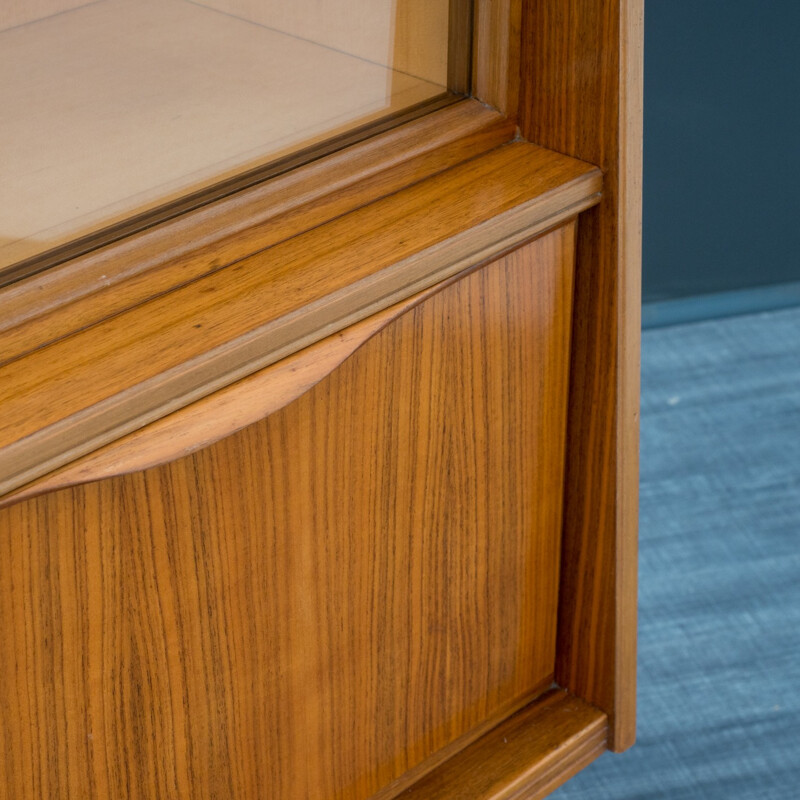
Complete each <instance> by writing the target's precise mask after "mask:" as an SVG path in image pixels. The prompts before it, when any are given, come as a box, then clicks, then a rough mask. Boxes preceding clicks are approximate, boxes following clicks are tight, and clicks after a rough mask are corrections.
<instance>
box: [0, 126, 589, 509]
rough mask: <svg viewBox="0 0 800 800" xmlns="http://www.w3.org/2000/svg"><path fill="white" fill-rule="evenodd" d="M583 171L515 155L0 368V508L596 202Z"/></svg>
mask: <svg viewBox="0 0 800 800" xmlns="http://www.w3.org/2000/svg"><path fill="white" fill-rule="evenodd" d="M600 189H601V175H600V173H599V171H598V170H597V169H596V168H595V167H592V166H591V165H589V164H585V163H583V162H580V161H577V160H575V159H571V158H568V157H565V156H561V155H559V154H557V153H553V152H551V151H548V150H544V149H543V148H540V147H536V146H534V145H530V144H527V143H523V142H517V143H512V144H509V145H505V146H503V147H500V148H497V149H496V150H494V151H492V152H491V153H488V154H486V155H484V156H481V157H480V158H476V159H473V160H472V161H469V162H466V163H464V164H461V165H458V166H455V167H453V168H451V169H450V170H447V171H446V172H444V173H441V174H440V175H437V176H434V177H433V178H429V179H428V180H426V181H423V182H421V183H419V184H416V185H414V186H411V187H409V188H408V189H405V190H403V191H400V192H397V193H396V194H393V195H391V196H389V197H386V198H384V199H382V200H379V201H377V202H375V203H373V204H371V205H369V206H367V207H364V208H362V209H359V210H357V211H354V212H352V213H351V214H348V215H346V216H344V217H341V218H339V219H336V220H333V221H332V222H330V223H327V224H326V225H323V226H320V227H318V228H315V229H314V230H311V231H309V232H307V233H306V234H303V235H300V236H296V237H294V238H292V239H289V240H287V241H286V242H283V243H281V244H279V245H276V246H275V247H272V248H269V249H268V250H266V251H264V252H263V253H259V254H256V255H255V256H252V257H251V258H249V259H245V260H244V261H242V262H240V263H238V264H236V265H234V266H233V267H230V268H228V269H227V270H221V271H219V272H217V273H214V274H212V275H210V276H207V277H205V278H203V279H201V280H198V281H194V282H193V283H191V284H189V285H188V286H184V287H182V288H180V289H178V290H176V291H174V292H172V293H169V294H167V295H165V296H163V297H160V298H156V299H154V300H152V301H150V302H148V303H145V304H143V305H141V306H137V307H135V308H133V309H130V310H129V311H127V312H126V313H124V314H120V315H117V316H115V317H113V318H111V319H109V320H106V321H104V322H102V323H100V324H98V325H94V326H92V327H91V328H88V329H87V330H84V331H80V332H78V333H76V334H75V335H73V336H70V337H68V338H66V339H63V340H60V341H58V342H56V343H54V344H53V345H51V346H49V347H46V348H41V349H39V350H36V351H34V352H33V353H30V354H29V355H27V356H26V357H24V358H20V359H18V360H16V361H14V362H12V363H7V364H6V365H5V366H3V367H0V387H2V388H0V405H2V407H3V409H4V415H3V418H2V420H0V494H5V493H7V492H10V491H12V490H13V489H15V488H18V487H19V486H22V485H24V484H26V483H28V482H29V481H32V480H34V479H35V478H37V477H40V476H41V475H44V474H46V473H48V472H50V471H52V470H54V469H57V468H58V467H61V466H63V465H65V464H67V463H69V462H71V461H74V460H75V459H77V458H79V457H80V456H82V455H85V454H86V453H89V452H92V451H94V450H96V449H98V448H99V447H102V446H103V445H105V444H108V443H109V442H111V441H114V440H116V439H119V438H121V437H122V436H124V435H126V434H128V433H131V432H132V431H134V430H138V429H139V428H142V427H144V426H145V425H147V424H149V423H151V422H153V421H155V420H157V419H160V418H162V417H164V416H166V415H167V414H169V413H171V412H173V411H175V410H177V409H179V408H183V407H185V406H187V405H189V404H190V403H192V402H194V401H196V400H198V399H200V398H202V397H205V396H207V395H209V394H211V393H213V392H214V391H217V390H218V389H221V388H223V387H224V386H228V385H230V384H232V383H234V382H235V381H237V380H240V379H241V378H243V377H246V376H247V375H250V374H252V373H254V372H256V371H258V370H260V369H263V368H264V367H266V366H268V365H270V364H273V363H275V362H276V361H278V360H280V359H281V358H285V357H286V356H288V355H291V354H292V353H295V352H297V351H298V350H301V349H302V348H304V347H307V346H308V345H310V344H313V343H314V342H317V341H319V340H320V339H323V338H325V337H326V336H329V335H331V334H332V333H335V332H336V331H339V330H342V329H343V328H346V327H347V326H349V325H352V324H354V323H356V322H358V321H360V320H362V319H365V318H367V317H368V316H370V315H371V314H375V313H377V312H378V311H381V310H383V309H385V308H388V307H389V306H391V305H393V304H394V303H397V302H400V301H402V300H404V299H406V298H409V297H411V296H412V295H414V294H416V293H417V292H420V291H423V290H425V289H427V288H429V287H431V286H434V285H435V284H437V283H440V282H442V281H444V280H447V279H448V278H450V277H451V276H453V275H456V274H458V273H460V272H462V271H464V270H466V269H469V268H471V267H473V266H475V265H477V264H480V263H483V262H486V261H489V260H493V259H495V258H497V257H498V256H499V255H501V254H502V253H504V252H506V251H508V250H510V249H513V248H515V247H517V246H519V245H520V244H522V243H523V242H525V241H527V240H529V239H531V238H533V237H535V236H537V235H538V234H540V233H542V232H544V231H546V230H548V229H550V228H553V227H555V226H557V225H559V224H561V223H563V222H565V221H566V220H568V219H571V218H572V217H574V216H576V215H577V214H578V213H579V212H581V211H583V210H584V209H586V208H589V207H591V206H592V205H594V204H596V203H597V202H598V200H599V197H600V195H599V192H600Z"/></svg>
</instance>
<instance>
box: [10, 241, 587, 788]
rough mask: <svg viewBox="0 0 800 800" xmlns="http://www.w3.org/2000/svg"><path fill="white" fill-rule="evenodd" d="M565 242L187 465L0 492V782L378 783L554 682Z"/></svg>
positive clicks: (492, 269)
mask: <svg viewBox="0 0 800 800" xmlns="http://www.w3.org/2000/svg"><path fill="white" fill-rule="evenodd" d="M573 247H574V225H566V226H563V227H561V228H559V229H558V230H556V231H554V232H553V233H550V234H548V235H547V236H545V237H543V238H540V239H538V240H537V241H535V242H533V243H531V244H529V245H526V246H525V247H523V248H521V249H518V250H516V251H514V252H513V253H511V254H509V255H508V256H506V257H504V258H501V259H500V260H499V261H496V262H495V263H493V264H491V265H489V266H486V267H483V268H481V269H478V270H477V271H474V272H472V273H471V274H469V275H467V276H465V277H463V278H461V279H460V280H458V281H455V282H454V283H452V284H451V285H449V286H447V287H446V288H443V289H442V290H441V291H440V292H438V293H436V294H434V295H432V296H430V297H428V298H427V299H424V300H422V302H420V303H419V304H418V305H416V306H414V307H413V308H411V309H410V310H407V311H406V312H405V313H403V314H401V315H400V316H399V317H397V318H396V319H395V320H394V321H392V322H390V323H389V324H388V325H387V326H386V327H385V328H383V329H382V330H381V331H379V332H378V333H376V334H375V335H374V336H373V337H372V338H371V339H369V340H368V341H367V342H366V343H365V344H364V345H363V346H362V347H361V348H360V349H359V350H358V351H357V352H356V353H355V354H354V355H352V356H351V357H350V358H349V359H347V360H346V361H344V362H343V363H342V364H341V365H340V366H339V367H338V368H337V369H335V370H334V371H333V372H332V373H331V374H330V375H329V376H328V377H326V378H324V379H323V380H322V381H321V382H320V383H319V384H318V385H316V386H315V387H314V388H312V389H310V390H309V391H308V392H306V393H305V394H303V395H301V396H300V397H299V398H297V399H296V400H294V401H293V402H291V403H290V404H289V405H287V406H286V407H285V408H283V409H282V410H278V411H276V412H275V413H273V414H271V415H270V416H269V417H267V418H266V419H264V420H261V421H259V422H256V423H254V424H251V425H249V426H248V427H246V428H244V429H243V430H241V431H240V432H239V433H235V434H233V435H232V436H227V437H226V438H224V439H222V440H221V441H219V442H218V443H217V444H213V445H211V446H209V447H207V448H205V449H202V450H200V451H198V452H196V453H194V454H193V455H191V456H188V457H184V458H179V459H178V460H176V461H172V462H170V463H167V464H165V465H163V466H158V467H154V468H151V469H148V470H145V471H144V472H134V473H132V474H127V475H123V476H120V477H116V478H108V479H104V480H99V481H94V482H92V483H89V484H87V485H83V486H76V487H73V488H68V489H63V490H60V491H51V492H49V493H47V494H44V495H42V496H40V497H36V498H32V499H27V500H21V501H19V502H17V503H15V504H13V505H10V506H8V507H7V508H5V509H3V510H0V548H2V554H1V555H0V564H1V565H2V566H1V567H0V627H2V630H3V631H4V636H3V638H2V641H0V671H1V672H2V674H3V675H4V680H3V681H2V683H0V707H1V708H2V709H3V713H2V715H1V716H0V725H2V727H0V736H2V741H3V743H4V751H5V753H6V756H5V758H4V759H2V760H0V787H3V788H2V789H0V796H7V797H48V798H74V797H82V798H109V797H115V798H120V800H122V799H123V798H148V799H149V798H152V797H158V796H160V797H176V798H177V797H181V798H213V797H219V798H221V797H236V798H239V799H240V800H246V798H254V800H255V798H261V797H265V796H267V797H280V798H282V799H283V798H286V800H290V799H291V798H295V797H296V798H308V797H314V798H328V797H330V798H333V797H337V798H342V799H343V800H344V799H346V798H364V797H367V796H369V795H370V794H372V793H374V792H377V791H378V790H380V789H381V788H382V787H385V786H386V785H387V784H392V785H393V786H394V787H395V788H398V790H399V789H400V788H402V787H403V786H404V785H405V784H408V783H411V782H413V781H415V780H418V779H419V778H420V776H421V775H422V774H424V773H426V772H428V771H430V770H431V769H434V768H436V767H437V766H438V765H439V764H440V763H441V761H442V759H443V758H445V757H447V756H448V755H451V754H452V751H453V749H454V748H455V749H460V748H463V746H465V745H466V744H468V743H469V741H470V740H472V739H474V738H476V737H478V736H480V735H481V734H483V733H485V732H486V730H487V729H488V728H490V727H492V726H493V725H496V724H497V723H498V722H500V721H501V720H502V719H503V718H504V717H506V716H508V714H509V713H511V712H513V711H514V710H515V709H516V708H519V707H521V706H524V705H525V704H526V703H529V702H530V701H531V699H532V698H534V697H535V696H536V695H538V694H539V693H540V692H541V691H542V690H543V689H544V688H546V687H547V686H548V684H549V683H550V682H551V681H552V675H553V670H554V667H555V643H556V608H557V604H558V565H559V549H560V519H561V496H562V487H563V454H564V443H565V424H566V406H565V403H564V400H565V397H566V390H567V377H568V338H569V318H570V310H571V294H572V263H573ZM593 713H594V716H591V715H590V717H591V719H590V720H589V721H590V722H591V724H592V725H595V724H596V723H597V721H598V720H600V718H601V717H600V715H598V713H597V712H593ZM581 719H583V718H581ZM398 782H399V783H398ZM3 792H5V795H3Z"/></svg>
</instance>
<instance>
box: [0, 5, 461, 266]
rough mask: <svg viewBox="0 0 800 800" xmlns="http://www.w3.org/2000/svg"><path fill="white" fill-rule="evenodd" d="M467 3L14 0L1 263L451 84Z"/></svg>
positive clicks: (1, 171)
mask: <svg viewBox="0 0 800 800" xmlns="http://www.w3.org/2000/svg"><path fill="white" fill-rule="evenodd" d="M450 13H452V12H451V10H450V0H291V1H290V0H196V1H195V2H190V1H189V0H97V1H96V2H81V1H80V0H27V2H19V1H18V0H10V2H9V3H5V2H3V3H0V277H2V273H3V270H4V268H7V267H8V266H9V265H12V264H14V263H16V262H19V261H22V260H24V259H29V258H31V257H32V256H36V255H37V254H40V253H43V252H44V251H46V250H49V249H51V248H53V247H55V246H58V245H62V244H64V243H66V242H69V241H72V240H75V239H78V238H80V237H83V236H86V235H88V234H91V233H92V232H94V231H98V230H100V229H102V228H108V226H111V225H114V224H116V223H119V222H120V221H122V220H125V219H127V218H130V217H132V216H135V215H139V214H142V213H143V212H147V211H148V210H149V209H153V208H156V207H158V206H163V205H164V204H165V203H169V202H171V201H174V200H176V199H177V198H180V197H181V196H184V195H186V194H188V193H192V192H196V191H198V190H202V189H203V188H204V187H207V186H210V185H212V184H215V183H219V181H221V180H224V179H226V178H229V177H231V176H234V175H236V174H238V173H241V172H243V171H247V170H249V169H252V168H254V167H257V166H259V165H263V164H265V163H268V162H271V161H275V160H277V159H280V158H283V157H284V156H286V155H288V154H290V153H292V152H296V151H298V150H300V149H305V148H308V147H310V146H312V145H315V144H317V143H319V142H321V141H324V140H325V139H329V138H331V137H333V136H336V135H338V134H341V133H343V132H346V131H348V130H350V129H353V128H356V127H361V126H363V125H364V124H365V123H368V122H370V121H374V120H376V119H382V118H385V117H387V116H391V115H393V114H395V113H397V112H400V111H402V110H404V109H408V108H410V107H412V106H416V105H418V104H420V103H423V102H425V101H429V100H431V99H433V98H436V97H440V96H441V95H442V94H443V93H444V92H445V91H446V85H447V76H448V25H449V14H450ZM451 57H452V54H451Z"/></svg>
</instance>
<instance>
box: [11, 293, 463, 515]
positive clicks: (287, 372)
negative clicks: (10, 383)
mask: <svg viewBox="0 0 800 800" xmlns="http://www.w3.org/2000/svg"><path fill="white" fill-rule="evenodd" d="M451 280H455V279H451ZM448 283H449V281H448V282H445V283H444V284H441V285H438V286H435V287H433V288H431V289H427V290H425V291H424V292H419V293H418V294H416V295H413V296H412V297H409V298H408V299H407V300H403V301H401V302H400V303H396V304H395V305H393V306H391V307H390V308H387V309H386V310H384V311H381V312H378V313H377V314H373V315H372V316H371V317H368V318H367V319H365V320H362V321H361V322H357V323H356V324H354V325H351V326H350V327H349V328H346V329H345V330H343V331H339V332H338V333H335V334H333V335H332V336H328V337H327V338H325V339H322V340H321V341H319V342H316V343H315V344H312V345H311V346H309V347H306V348H304V349H303V350H300V351H299V352H297V353H294V354H293V355H290V356H287V357H286V358H284V359H281V360H280V361H278V362H277V363H275V364H272V365H271V366H269V367H266V368H264V369H262V370H260V371H259V372H256V373H254V374H253V375H250V376H248V377H247V378H243V379H242V380H240V381H237V382H236V383H234V384H232V385H231V386H226V387H225V388H224V389H220V390H219V391H218V392H214V394H211V395H209V396H208V397H204V398H202V399H201V400H198V401H197V402H196V403H192V405H190V406H187V407H186V408H182V409H180V410H178V411H175V412H173V413H172V414H169V415H167V416H166V417H164V418H163V419H159V420H157V421H156V422H153V423H151V424H150V425H147V426H145V427H144V428H141V429H140V430H138V431H134V432H133V433H130V434H128V435H127V436H123V437H122V439H119V440H118V441H114V442H111V443H109V444H107V445H105V446H104V447H101V448H100V449H99V450H97V451H96V452H94V453H89V454H88V455H86V456H83V457H82V458H80V459H78V460H77V461H75V462H73V463H71V464H69V465H67V466H66V467H63V468H62V469H59V470H56V471H55V472H53V473H51V474H50V475H47V476H46V477H44V478H42V479H41V480H38V481H36V482H35V483H33V484H29V485H28V486H27V487H25V488H23V489H20V490H18V491H15V492H12V493H11V494H7V495H5V496H4V497H0V508H4V507H5V506H8V505H11V504H12V503H16V502H18V501H20V500H25V499H27V498H29V497H35V496H37V495H40V494H44V493H45V492H52V491H56V490H57V489H64V488H66V487H68V486H76V485H78V484H81V483H89V482H90V481H97V480H102V479H103V478H111V477H114V476H115V475H123V474H126V473H130V472H136V471H139V470H144V469H149V468H150V467H155V466H158V465H159V464H166V463H167V462H169V461H173V460H175V459H176V458H180V457H183V456H187V455H189V454H190V453H193V452H195V451H196V450H200V449H201V448H203V447H207V446H208V445H209V444H213V443H214V442H216V441H219V440H220V439H223V438H224V437H226V436H230V435H231V434H233V433H236V431H239V430H241V429H242V428H245V427H247V426H248V425H251V424H252V423H254V422H257V421H258V420H259V419H264V418H265V417H268V416H269V415H270V414H274V413H275V412H276V411H278V410H279V409H281V408H283V407H284V406H286V405H288V404H289V403H291V402H292V401H293V400H296V399H297V398H298V397H300V396H301V395H302V394H304V393H305V392H307V391H308V390H309V389H310V388H311V387H312V386H314V385H315V384H316V383H318V382H319V381H320V380H322V378H324V377H325V376H326V375H328V374H329V373H331V372H333V370H334V369H336V367H338V366H339V365H340V364H341V363H342V362H343V361H344V360H345V359H347V358H349V357H350V356H351V355H352V354H353V353H354V352H355V351H356V350H357V349H358V348H359V347H361V345H362V344H364V343H365V342H366V341H367V340H368V339H370V338H371V337H372V336H374V335H375V334H376V333H378V332H379V331H380V330H381V329H382V328H384V327H386V325H388V324H389V323H390V322H391V321H392V320H393V319H395V318H397V317H398V316H399V315H400V314H402V313H403V312H405V311H407V310H408V309H410V308H412V307H413V306H415V305H417V303H419V302H421V301H422V300H424V299H425V298H426V297H429V296H430V295H431V294H433V293H434V292H438V291H439V290H440V289H442V288H444V286H446V285H447V284H448Z"/></svg>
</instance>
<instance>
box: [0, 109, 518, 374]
mask: <svg viewBox="0 0 800 800" xmlns="http://www.w3.org/2000/svg"><path fill="white" fill-rule="evenodd" d="M514 131H515V128H514V125H513V124H512V123H511V122H509V121H508V120H506V119H505V118H504V117H503V116H502V115H501V114H499V113H497V112H494V111H491V110H490V109H487V108H485V107H484V106H482V105H481V104H480V103H478V102H476V101H474V100H468V101H462V102H459V103H456V104H455V105H452V106H449V107H447V108H444V109H441V110H440V111H437V112H434V113H432V114H429V115H428V116H426V117H423V118H420V119H417V120H414V121H413V122H410V123H407V124H406V125H402V126H400V127H398V128H395V129H393V130H391V131H388V132H386V133H383V134H380V135H377V136H374V137H373V138H371V139H368V140H366V141H363V142H360V143H359V144H356V145H353V146H351V147H348V148H346V149H344V150H341V151H339V152H336V153H334V154H332V155H329V156H327V157H325V158H322V159H319V160H317V161H314V162H312V163H310V164H306V165H304V166H302V167H299V168H297V169H295V170H292V171H290V172H287V173H285V174H283V175H280V176H278V177H276V178H273V179H272V180H269V181H267V182H265V183H262V184H259V185H257V186H254V187H251V188H249V189H245V190H243V191H241V192H238V193H236V194H234V195H231V196H229V197H226V198H224V199H222V200H218V201H217V202H214V203H211V204H209V205H207V206H205V207H203V208H201V209H198V210H196V211H193V212H192V213H191V214H186V215H184V216H181V217H177V218H175V219H171V220H169V221H167V222H163V223H161V224H160V225H156V226H155V227H152V228H149V229H148V230H145V231H142V232H140V233H137V234H134V235H132V236H129V237H128V238H126V239H124V240H122V241H119V242H116V243H114V244H111V245H108V246H106V247H104V248H102V249H100V250H97V251H94V252H92V253H89V254H87V255H85V256H82V257H80V258H76V259H73V260H72V261H70V262H68V263H66V264H64V265H62V266H59V267H53V268H51V269H49V270H47V271H45V272H43V273H41V274H39V275H36V276H34V277H31V278H29V279H27V280H25V281H21V282H19V283H15V284H12V285H11V286H7V287H5V288H4V289H0V306H1V307H2V308H3V314H2V317H0V363H2V362H5V361H7V360H9V359H10V358H11V357H14V356H15V355H16V356H18V355H19V354H22V353H26V352H30V351H32V350H34V349H36V348H37V347H42V346H44V345H46V344H48V343H50V342H53V341H56V340H58V339H59V338H63V337H64V336H67V335H69V334H70V333H73V332H74V331H77V330H81V329H82V328H85V327H87V326H89V325H93V324H96V323H97V322H99V321H101V320H103V319H107V318H108V317H110V316H113V315H114V314H119V313H121V312H123V311H125V310H127V309H128V308H132V307H133V306H135V305H138V304H140V303H143V302H146V301H147V300H149V299H152V298H153V297H157V296H158V295H160V294H163V293H165V292H168V291H171V290H173V289H175V288H176V287H179V286H182V285H185V284H186V283H188V282H191V281H193V280H197V279H198V278H201V277H203V276H205V275H208V274H211V273H212V272H215V271H217V270H219V269H222V268H224V267H225V266H227V265H229V264H231V263H234V262H236V261H239V260H241V259H242V258H245V257H247V256H249V255H252V254H253V253H255V252H258V251H260V250H263V249H265V248H266V247H271V246H273V245H275V244H278V243H279V242H281V241H285V240H286V239H288V238H290V237H292V236H296V235H297V234H299V233H302V232H304V231H307V230H309V229H311V228H313V227H316V226H318V225H321V224H323V223H325V222H328V221H330V220H331V219H334V218H335V217H338V216H341V215H343V214H346V213H348V212H350V211H353V210H355V209H357V208H359V207H360V206H363V205H366V204H368V203H371V202H374V201H375V200H378V199H380V198H381V197H384V196H386V195H389V194H392V193H393V192H396V191H398V190H399V189H402V188H404V187H406V186H408V185H410V184H412V183H415V182H418V181H420V180H424V179H426V178H429V177H431V176H433V175H436V174H437V173H439V172H442V171H444V170H446V169H448V168H450V167H452V166H454V165H456V164H459V163H461V162H463V161H467V160H469V159H471V158H474V157H475V156H478V155H481V154H482V153H486V152H488V151H490V150H492V149H494V148H495V147H497V146H499V145H501V144H503V143H505V142H507V141H509V140H511V139H512V138H513V136H514Z"/></svg>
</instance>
